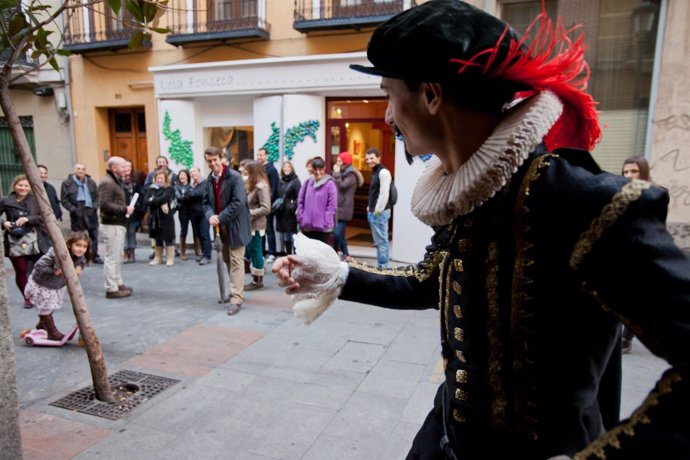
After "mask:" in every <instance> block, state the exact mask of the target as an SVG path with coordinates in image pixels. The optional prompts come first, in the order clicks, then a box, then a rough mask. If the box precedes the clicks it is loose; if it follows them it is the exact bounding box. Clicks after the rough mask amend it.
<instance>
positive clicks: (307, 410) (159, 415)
mask: <svg viewBox="0 0 690 460" xmlns="http://www.w3.org/2000/svg"><path fill="white" fill-rule="evenodd" d="M148 252H149V251H148V249H139V250H138V251H137V258H138V262H137V263H135V264H128V265H124V266H123V277H124V281H125V283H126V284H127V285H129V286H131V287H133V288H134V294H133V295H132V296H131V297H129V298H126V299H105V297H104V289H103V281H102V266H100V265H94V266H91V267H88V268H87V269H86V270H85V272H84V273H83V275H82V286H83V288H84V292H85V296H86V300H87V306H88V308H89V310H90V312H91V315H92V317H93V321H94V325H95V328H96V332H97V334H98V337H99V339H100V342H101V346H102V349H103V353H104V355H105V359H106V365H107V369H108V374H109V375H113V374H114V373H116V372H118V371H120V370H130V371H135V372H141V373H146V374H152V375H155V376H159V377H167V378H173V379H178V380H180V382H179V383H177V384H175V385H173V386H171V387H170V388H168V389H166V390H164V391H163V392H161V393H159V394H157V395H155V396H153V397H152V398H151V399H149V400H147V401H145V402H143V403H142V404H141V405H139V406H138V407H136V408H134V409H133V410H132V411H131V412H129V413H127V414H125V415H124V416H123V417H122V418H120V419H119V420H115V421H112V420H108V419H106V418H102V417H98V416H93V415H87V414H83V413H80V412H76V411H70V410H66V409H62V408H58V407H55V406H51V405H50V403H52V402H54V401H56V400H58V399H60V398H63V397H64V396H66V395H68V394H70V393H72V392H75V391H77V390H80V389H82V388H85V387H88V386H91V384H92V382H91V376H90V371H89V367H88V363H87V360H86V356H85V352H84V349H83V348H80V347H78V346H76V345H74V344H71V345H68V346H65V347H63V348H37V347H33V348H32V347H28V346H25V345H23V344H21V343H20V342H19V339H18V334H19V332H20V331H21V330H22V329H23V328H25V327H30V326H33V325H35V323H36V319H37V318H36V312H35V311H34V310H24V309H22V308H21V307H20V305H21V301H20V296H19V292H18V290H17V288H16V286H15V285H14V275H13V273H12V271H11V266H10V265H9V262H6V263H5V268H6V269H7V271H6V273H7V278H6V282H7V287H8V291H9V298H10V302H11V304H10V310H11V318H12V330H13V334H14V337H15V353H16V363H17V381H18V388H19V399H20V410H21V429H22V441H23V448H24V458H25V460H30V459H52V460H56V459H57V460H59V459H71V458H76V459H122V458H127V459H131V460H137V459H142V460H144V459H146V460H150V459H191V458H202V459H238V460H245V459H253V460H271V459H305V460H312V459H314V460H316V459H319V460H321V459H324V458H328V459H343V460H355V459H361V460H370V459H391V460H393V459H401V458H404V456H405V454H406V453H407V450H408V449H409V446H410V443H411V441H412V439H413V437H414V435H415V434H416V431H417V429H418V428H419V426H420V424H421V423H422V421H423V420H424V418H425V416H426V414H427V413H428V411H429V410H430V408H431V406H432V400H433V396H434V394H435V392H436V389H437V387H438V383H439V382H440V381H441V380H442V378H443V375H442V371H441V363H440V359H439V357H440V345H439V339H438V327H439V326H438V312H437V311H435V310H430V311H419V312H415V311H412V312H410V311H391V310H386V309H381V308H375V307H370V306H365V305H362V304H355V303H350V302H338V303H337V304H336V305H334V306H333V307H332V308H331V309H330V310H328V311H327V312H326V313H325V314H324V315H323V317H322V318H320V319H319V320H317V321H316V322H315V323H314V324H312V325H310V326H304V325H303V324H302V323H301V322H300V321H299V320H298V319H296V318H294V316H293V314H292V312H291V310H290V305H289V302H290V299H289V297H288V296H287V295H285V294H284V293H283V292H282V289H281V288H279V287H278V286H277V285H276V281H275V278H274V277H273V276H272V275H267V276H266V278H265V280H264V282H265V284H266V288H265V289H264V290H261V291H258V292H257V291H254V292H251V293H248V294H247V296H246V299H245V303H244V305H243V309H242V311H241V312H240V313H239V314H237V315H236V316H232V317H230V316H227V314H226V312H225V311H226V307H225V306H224V305H219V304H218V303H217V300H218V283H217V280H216V266H215V259H214V262H213V263H212V264H209V265H206V266H203V267H200V266H198V265H197V264H196V263H195V262H194V261H193V260H191V259H190V260H188V261H180V260H179V258H178V259H176V263H175V266H174V267H170V268H169V267H165V266H157V267H150V266H148V263H147V262H148V260H147V256H148ZM352 253H353V254H354V255H355V257H357V254H358V251H357V250H353V251H352ZM214 258H215V255H214ZM247 279H249V277H247ZM55 319H56V323H57V324H58V326H59V328H60V329H61V330H63V331H65V330H67V329H68V328H69V326H70V325H71V324H72V323H73V317H72V313H71V306H70V304H69V300H67V302H66V305H65V307H64V308H63V309H62V310H59V311H58V312H56V314H55ZM628 363H630V365H628ZM624 364H625V365H626V375H625V379H626V382H625V385H626V390H625V397H624V413H629V412H630V411H631V410H632V408H634V407H635V406H636V405H637V404H639V402H640V401H641V400H642V398H643V397H644V396H645V395H646V392H647V391H648V390H649V389H650V388H651V386H652V385H653V382H654V380H655V379H656V378H657V377H658V375H659V374H660V373H661V371H662V370H663V369H664V368H665V367H666V366H665V364H664V363H663V362H661V361H659V360H658V359H656V358H654V357H653V356H651V355H650V354H649V353H648V352H647V351H646V350H644V349H643V348H642V346H641V345H640V344H639V342H635V344H634V350H633V354H631V355H627V356H626V357H624Z"/></svg>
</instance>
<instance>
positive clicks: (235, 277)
mask: <svg viewBox="0 0 690 460" xmlns="http://www.w3.org/2000/svg"><path fill="white" fill-rule="evenodd" d="M204 158H205V159H206V164H207V165H208V167H209V169H210V170H211V174H209V175H208V178H207V179H206V192H205V193H204V214H205V215H206V218H207V219H208V223H209V225H211V226H212V227H218V229H219V231H220V238H221V241H222V242H223V261H224V262H225V264H226V266H227V270H228V275H230V307H229V308H228V315H234V314H236V313H237V312H239V311H240V308H241V307H242V302H243V300H244V247H245V246H246V245H247V243H248V242H249V240H250V239H251V224H250V218H249V204H248V202H247V191H246V189H245V188H244V181H243V180H242V176H240V174H239V173H238V172H237V171H235V170H234V169H232V168H229V167H227V166H226V165H225V164H223V152H222V151H221V150H220V149H219V148H216V147H209V148H207V149H206V150H205V151H204Z"/></svg>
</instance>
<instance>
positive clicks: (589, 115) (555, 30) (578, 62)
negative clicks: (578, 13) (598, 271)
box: [451, 6, 601, 150]
mask: <svg viewBox="0 0 690 460" xmlns="http://www.w3.org/2000/svg"><path fill="white" fill-rule="evenodd" d="M537 26H538V29H537V32H536V35H535V37H534V39H533V40H532V41H531V43H530V44H529V47H525V43H526V42H527V40H528V39H529V38H530V34H531V32H532V30H533V29H534V28H535V27H537ZM577 28H579V27H578V26H576V27H573V28H572V29H566V28H565V26H563V23H562V21H561V18H560V17H559V18H558V19H557V22H556V25H555V26H554V24H553V21H552V20H551V19H549V17H548V15H547V14H546V10H545V9H544V8H543V6H542V12H541V14H539V16H537V17H536V18H535V19H534V21H532V23H531V24H530V25H529V27H527V30H526V31H525V34H524V35H523V36H522V38H520V39H519V40H514V39H512V40H511V42H510V44H509V47H508V54H507V56H506V57H505V58H504V59H503V61H502V62H500V63H498V64H496V65H495V66H494V65H493V64H494V61H495V60H496V56H497V54H498V50H499V44H500V43H501V42H502V41H503V40H504V39H505V36H506V34H507V33H508V27H506V29H505V30H504V31H503V33H502V34H501V36H500V38H499V39H498V42H497V43H496V46H494V47H492V48H489V49H486V50H483V51H480V52H479V53H477V54H475V55H474V56H472V57H471V58H470V59H467V60H463V59H451V62H456V63H459V64H462V66H461V67H460V69H459V70H458V73H462V72H464V71H465V70H466V69H467V68H468V67H481V69H482V73H484V74H485V75H486V76H487V77H489V78H492V79H500V80H507V81H513V82H517V83H522V84H524V85H527V86H529V87H531V88H533V90H531V91H526V92H522V93H519V94H518V95H517V96H518V97H526V96H528V95H530V94H533V93H534V92H535V91H544V90H547V91H551V92H552V93H554V94H555V95H556V96H558V98H559V99H560V100H561V102H562V103H563V113H562V114H561V116H560V118H559V119H558V121H557V122H556V124H554V126H553V127H552V128H551V130H550V131H549V133H548V134H547V135H546V137H545V138H544V142H545V143H546V147H547V148H548V149H549V150H555V149H557V148H559V147H576V148H581V149H585V150H591V149H592V148H594V146H595V145H596V143H597V142H599V140H600V138H601V128H600V127H599V117H598V113H597V110H596V104H597V103H596V102H595V101H594V99H593V98H592V96H591V95H589V94H587V93H585V89H586V88H587V81H588V80H589V73H590V72H589V66H588V65H587V62H586V61H585V58H584V57H585V49H586V45H585V43H584V38H583V36H582V35H580V36H579V37H578V38H577V39H575V41H573V40H571V38H570V34H571V33H572V32H573V31H574V30H576V29H577ZM484 55H488V57H487V59H486V62H485V63H483V64H482V63H478V62H477V59H478V58H479V57H481V56H484Z"/></svg>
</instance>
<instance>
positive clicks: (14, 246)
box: [7, 229, 41, 257]
mask: <svg viewBox="0 0 690 460" xmlns="http://www.w3.org/2000/svg"><path fill="white" fill-rule="evenodd" d="M7 239H8V240H9V243H10V250H9V256H10V257H23V256H35V255H36V254H39V253H40V252H41V251H40V249H39V248H38V232H36V229H31V230H29V231H27V232H26V233H24V234H23V235H22V236H20V237H16V236H13V235H12V234H11V233H8V234H7Z"/></svg>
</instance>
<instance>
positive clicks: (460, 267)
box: [453, 259, 465, 273]
mask: <svg viewBox="0 0 690 460" xmlns="http://www.w3.org/2000/svg"><path fill="white" fill-rule="evenodd" d="M453 267H455V271H456V272H459V273H461V272H463V271H465V269H464V268H463V265H462V259H453Z"/></svg>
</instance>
